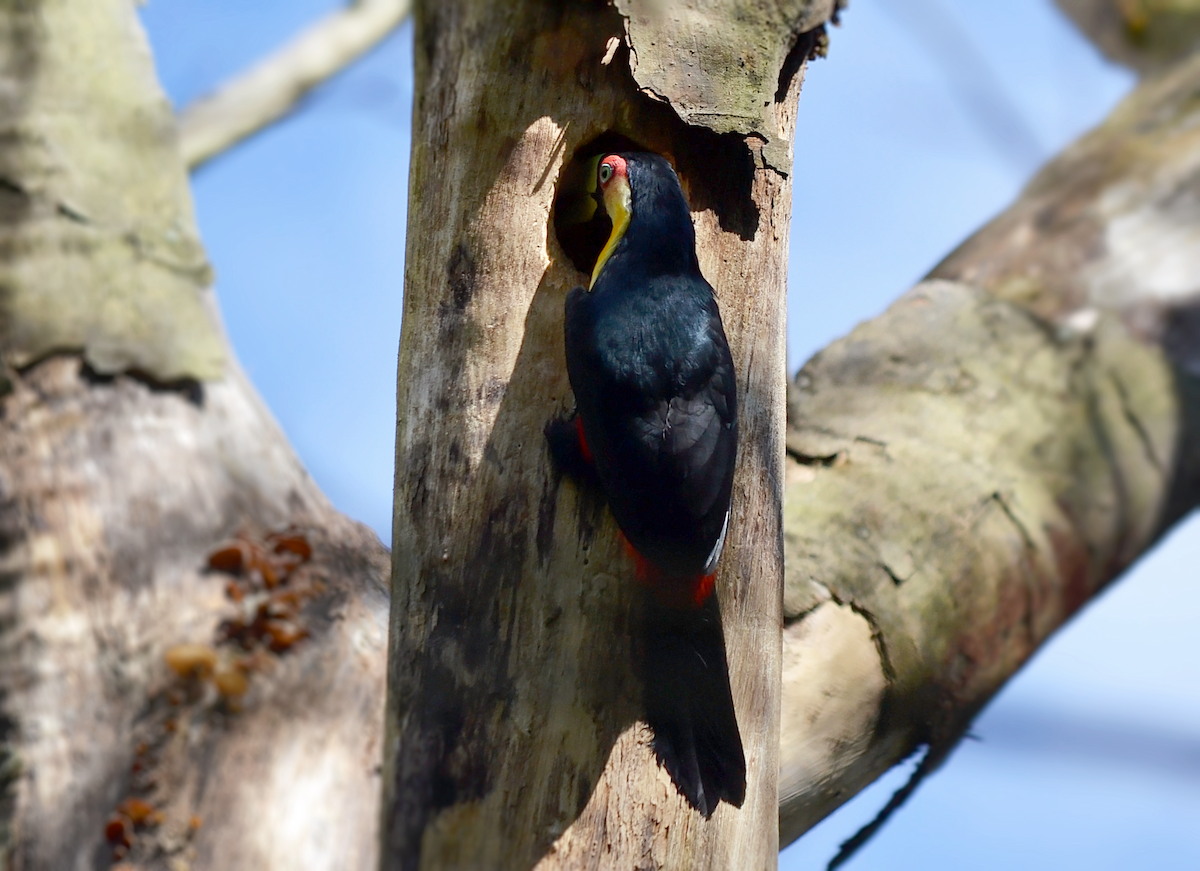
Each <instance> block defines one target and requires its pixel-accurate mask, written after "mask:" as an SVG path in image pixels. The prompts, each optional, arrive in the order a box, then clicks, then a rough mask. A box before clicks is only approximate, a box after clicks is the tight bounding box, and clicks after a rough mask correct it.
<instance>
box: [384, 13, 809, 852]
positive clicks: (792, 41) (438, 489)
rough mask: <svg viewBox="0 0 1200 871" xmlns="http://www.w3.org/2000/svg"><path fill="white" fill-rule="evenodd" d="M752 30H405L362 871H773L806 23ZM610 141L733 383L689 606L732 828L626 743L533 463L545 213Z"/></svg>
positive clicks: (763, 20) (555, 411)
mask: <svg viewBox="0 0 1200 871" xmlns="http://www.w3.org/2000/svg"><path fill="white" fill-rule="evenodd" d="M767 5H768V4H762V8H760V6H759V5H758V4H743V6H741V7H739V6H738V4H735V3H727V4H709V6H708V7H706V9H707V11H700V10H699V9H696V8H690V7H689V8H687V9H684V10H678V11H677V10H674V9H672V11H669V12H668V11H667V9H666V7H663V8H662V9H659V8H658V7H657V6H652V5H651V4H646V6H645V8H642V6H641V5H640V4H628V3H617V4H616V5H615V8H613V7H609V6H607V5H606V4H600V3H575V4H547V3H542V2H534V0H529V2H523V3H508V4H496V3H491V2H484V0H452V2H439V3H430V4H423V5H421V6H420V7H419V8H418V11H417V36H416V42H417V51H416V58H417V77H416V94H417V98H416V100H417V102H416V107H415V111H414V118H415V123H414V128H415V129H414V131H413V159H412V175H411V182H410V191H409V197H410V203H411V208H410V212H409V214H410V223H409V233H408V247H407V255H406V264H407V265H406V286H405V309H404V323H403V330H402V337H401V347H400V366H399V378H398V384H399V389H398V407H399V423H398V427H397V442H396V458H397V460H396V462H397V472H396V502H395V525H394V530H393V543H394V553H393V577H392V591H393V608H392V623H391V650H390V660H389V672H388V686H389V700H388V726H387V735H388V739H387V744H386V757H385V759H386V762H385V789H386V792H385V798H384V805H385V817H384V825H385V833H384V838H385V857H384V866H385V867H387V868H396V869H399V868H417V867H421V868H460V867H461V868H471V867H502V868H527V867H532V866H534V865H537V866H538V867H543V868H558V867H589V868H620V869H626V868H630V867H655V868H658V867H663V868H688V869H704V868H763V867H773V866H774V864H775V856H776V852H777V848H778V847H777V840H776V804H777V793H776V781H775V776H776V770H777V761H776V748H777V746H778V743H777V742H778V733H777V728H778V716H779V713H778V705H777V700H778V687H779V591H780V588H781V582H782V569H783V566H782V561H781V548H780V516H781V496H782V478H781V475H780V472H781V462H782V450H783V445H782V442H781V439H782V427H783V421H784V417H783V415H784V394H783V390H782V387H783V384H784V364H785V360H784V343H783V338H784V332H783V328H784V310H783V301H784V282H785V269H786V263H787V251H786V247H787V238H788V236H787V228H788V220H789V216H790V205H791V185H790V181H789V178H788V172H789V169H790V160H791V158H790V143H791V138H792V133H793V124H794V118H795V106H796V99H797V96H798V91H799V76H798V73H799V70H800V67H801V63H802V61H803V60H804V58H805V57H806V56H807V55H808V53H809V51H810V50H811V48H812V46H813V44H814V43H813V39H814V38H815V33H813V32H812V31H813V30H814V28H816V27H818V26H819V25H820V24H821V22H822V21H824V20H825V18H826V17H827V16H828V14H829V13H830V11H831V6H832V4H829V3H825V4H806V3H795V4H792V5H793V6H794V8H792V9H787V8H781V5H780V4H775V6H774V8H772V9H769V10H768V9H766V8H765V7H766V6H767ZM787 5H788V4H782V7H786V6H787ZM631 7H632V8H631ZM735 13H736V14H735ZM626 16H627V17H626ZM484 34H486V37H484V36H483V35H484ZM672 58H674V59H677V61H678V62H677V63H676V61H675V60H671V59H672ZM635 66H636V69H634V68H635ZM631 70H633V73H632V74H631ZM681 116H682V118H683V119H684V120H681ZM685 121H690V122H692V123H690V124H689V123H685ZM701 123H703V124H704V125H705V126H699V125H700V124H701ZM604 143H608V144H607V145H605V144H604ZM618 144H624V145H626V146H634V147H638V148H642V149H646V150H651V151H655V152H658V153H661V154H665V155H667V156H668V157H670V158H671V159H672V160H673V162H674V164H675V166H676V168H677V169H678V172H679V175H680V178H681V180H682V182H683V186H684V189H685V192H686V193H687V195H688V198H689V201H690V203H691V205H692V208H693V210H694V214H693V218H694V223H695V225H696V231H697V237H698V244H697V248H698V251H699V255H700V263H701V267H702V270H703V272H704V274H705V275H706V277H707V278H708V279H709V281H710V282H711V283H712V284H713V286H714V287H715V288H716V293H717V298H718V302H719V303H720V306H721V310H722V313H723V315H724V320H725V328H726V331H727V333H728V335H729V339H730V344H731V346H732V348H733V352H734V359H735V363H736V367H737V371H738V375H739V383H738V388H739V395H740V397H741V407H740V419H741V427H742V451H741V454H740V457H739V461H738V471H737V478H736V483H735V493H734V519H733V521H732V524H731V528H730V532H729V539H728V542H729V543H728V546H727V547H726V550H725V557H724V558H723V560H722V563H721V567H720V575H719V579H718V594H719V596H720V601H721V604H722V609H723V613H724V623H725V632H726V640H727V645H728V655H729V664H730V674H731V678H732V684H733V693H734V699H735V704H736V708H737V713H738V720H739V723H740V726H741V732H742V737H743V739H744V742H745V746H746V756H747V761H748V765H749V777H748V791H747V797H746V801H745V805H744V806H743V807H742V808H741V809H740V810H736V809H732V808H730V807H728V806H727V805H722V806H721V807H720V809H718V811H717V812H716V813H715V814H714V815H713V816H712V818H711V819H708V820H705V819H703V818H701V817H700V815H699V814H697V813H695V812H694V811H692V810H691V809H690V808H689V807H688V806H687V805H686V804H685V803H684V801H683V799H682V798H681V797H680V796H679V794H678V793H677V791H676V789H675V787H674V785H673V784H672V783H671V781H670V779H669V778H668V777H667V775H666V774H665V772H663V771H662V770H661V769H660V768H659V766H658V765H657V764H656V762H655V759H654V756H653V753H652V751H651V749H650V747H649V744H648V738H649V735H648V732H647V730H646V728H645V727H644V726H642V725H640V724H639V723H638V717H639V702H638V699H639V693H638V691H637V686H638V681H637V679H636V678H635V677H634V674H633V670H632V663H631V649H630V648H631V637H630V625H631V621H632V620H633V619H634V618H633V616H632V614H631V608H632V602H633V567H632V565H631V564H629V563H628V562H627V561H626V558H625V557H624V556H623V554H622V553H621V551H620V548H619V547H618V539H617V530H616V527H615V525H614V524H613V521H612V520H611V518H610V517H609V515H608V513H607V511H605V510H604V509H603V508H602V506H601V505H600V504H599V503H598V502H597V500H596V498H595V497H594V496H593V495H590V494H589V493H587V492H586V491H581V490H580V489H577V488H576V487H575V486H574V485H572V484H570V483H565V482H564V481H562V480H561V477H560V476H559V475H558V474H557V473H556V472H555V470H554V469H553V467H552V466H551V463H550V458H549V455H548V453H547V449H546V446H545V444H544V440H543V436H542V430H543V427H544V426H545V425H546V423H547V422H548V421H549V420H551V419H552V418H554V417H556V416H559V415H561V414H563V413H564V412H567V411H569V410H570V408H571V406H572V401H571V396H570V389H569V386H568V383H567V378H566V370H565V362H564V357H563V303H564V298H565V295H566V293H567V291H568V290H570V289H571V288H572V287H573V286H575V285H578V284H581V283H585V282H586V276H585V275H584V274H582V273H581V272H580V271H578V269H577V268H576V266H575V265H573V262H572V260H571V258H570V257H569V256H568V254H569V252H567V251H564V244H565V243H564V242H563V241H562V240H561V239H560V238H559V237H558V236H557V235H556V232H555V229H554V227H555V223H554V216H555V214H556V213H555V195H556V191H558V192H559V193H560V196H561V195H562V194H569V193H570V191H568V190H565V188H566V187H567V186H569V179H570V178H571V177H572V174H573V173H574V174H575V175H576V177H578V173H579V170H578V166H577V163H576V158H577V157H579V156H583V157H586V156H587V154H589V153H590V152H589V151H588V149H589V146H592V145H596V147H599V148H603V147H608V148H612V147H614V146H615V145H618ZM573 164H575V165H574V166H573ZM564 202H565V201H564V200H561V199H560V200H559V208H565V205H564ZM593 258H594V254H593Z"/></svg>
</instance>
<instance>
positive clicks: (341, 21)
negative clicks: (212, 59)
mask: <svg viewBox="0 0 1200 871" xmlns="http://www.w3.org/2000/svg"><path fill="white" fill-rule="evenodd" d="M411 9H412V0H356V2H354V3H352V4H351V5H349V6H347V7H346V8H345V9H342V10H340V11H338V12H335V13H333V14H332V15H330V16H328V17H326V18H324V19H323V20H321V21H319V22H317V23H316V24H314V25H313V26H312V27H310V28H309V29H308V30H306V31H304V32H303V33H301V34H300V35H299V36H298V37H296V39H294V40H293V41H292V42H291V43H289V44H288V45H286V46H284V47H283V49H281V50H280V51H279V52H277V53H276V54H275V55H273V56H271V57H268V58H267V59H265V60H263V61H261V62H259V63H258V64H256V65H255V66H253V67H252V68H250V69H249V70H247V71H246V72H245V73H243V74H242V75H240V76H238V77H237V78H234V79H232V80H230V81H227V82H225V83H224V84H222V85H221V86H220V87H218V88H217V90H216V91H214V92H213V93H211V94H209V95H208V96H206V97H201V98H200V99H199V100H197V101H196V102H195V103H193V104H191V105H190V106H188V107H187V108H185V109H184V110H183V111H182V112H181V113H180V115H179V128H180V140H181V142H180V147H181V149H182V151H183V159H184V162H185V163H186V164H187V166H188V168H189V169H192V170H194V169H196V168H197V167H198V166H200V165H201V164H203V163H205V162H206V161H208V160H210V159H211V158H213V157H215V156H216V155H218V154H220V153H221V152H223V151H226V150H227V149H229V148H231V147H232V146H234V145H236V144H238V143H239V142H241V141H242V140H243V139H245V138H247V137H248V136H251V135H253V134H254V133H257V132H258V131H259V130H262V129H264V128H265V127H268V126H269V125H271V124H273V123H275V122H276V121H278V120H279V119H280V118H283V117H284V116H286V115H287V114H288V113H289V112H291V111H292V109H293V107H294V106H295V105H296V103H298V102H299V101H300V100H301V98H303V97H304V95H305V94H307V93H308V92H309V91H311V90H312V89H313V88H315V87H316V86H317V85H319V84H321V83H322V82H324V81H326V80H327V79H329V78H331V77H333V76H334V75H336V74H337V73H339V72H341V71H342V70H343V69H345V68H346V67H347V66H349V65H350V64H352V63H354V61H356V60H358V58H360V57H362V56H363V55H364V54H366V53H367V52H368V51H370V50H371V49H372V48H374V47H375V46H376V45H378V44H379V43H380V42H381V41H382V40H383V39H384V38H385V37H386V36H387V35H388V34H389V33H391V32H392V31H393V30H395V29H396V28H397V27H398V26H399V25H400V23H401V22H403V21H404V19H405V18H407V17H408V14H409V11H410V10H411Z"/></svg>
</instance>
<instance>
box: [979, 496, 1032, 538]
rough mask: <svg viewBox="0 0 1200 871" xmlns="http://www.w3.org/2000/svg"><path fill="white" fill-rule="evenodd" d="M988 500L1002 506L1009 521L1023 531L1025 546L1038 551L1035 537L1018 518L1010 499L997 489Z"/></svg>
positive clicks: (1018, 530) (1019, 530)
mask: <svg viewBox="0 0 1200 871" xmlns="http://www.w3.org/2000/svg"><path fill="white" fill-rule="evenodd" d="M988 501H990V502H995V503H996V504H997V505H999V506H1000V510H1001V511H1003V512H1004V516H1005V517H1007V518H1008V519H1009V521H1011V523H1012V525H1013V526H1015V527H1016V528H1017V532H1019V533H1021V539H1022V540H1023V541H1024V542H1025V547H1026V548H1027V549H1028V550H1032V551H1036V550H1037V549H1038V547H1037V545H1036V544H1034V541H1033V537H1032V536H1031V535H1030V534H1029V530H1028V529H1026V528H1025V524H1024V523H1022V522H1021V521H1020V519H1018V517H1017V515H1016V512H1014V511H1013V509H1012V506H1011V505H1009V504H1008V500H1007V499H1005V498H1004V496H1003V495H1002V494H1001V493H1000V491H999V490H996V491H995V492H994V493H992V495H991V496H989V497H988Z"/></svg>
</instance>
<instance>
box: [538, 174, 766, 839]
mask: <svg viewBox="0 0 1200 871" xmlns="http://www.w3.org/2000/svg"><path fill="white" fill-rule="evenodd" d="M606 162H607V164H608V167H609V168H608V173H609V178H605V176H604V175H603V174H602V175H601V176H600V183H601V187H602V189H604V190H605V199H604V201H605V203H606V206H607V207H608V208H609V209H610V212H612V211H617V212H621V213H623V214H621V215H614V214H610V217H612V218H613V224H614V231H613V237H612V238H611V239H610V241H609V245H608V246H607V247H606V249H605V252H604V253H602V254H601V258H600V262H599V264H598V265H597V270H596V272H595V274H594V276H593V280H592V286H591V288H590V289H584V288H576V289H575V290H573V291H572V292H571V293H570V294H569V295H568V297H567V301H566V319H565V326H566V329H565V334H566V335H565V338H566V356H567V369H568V373H569V375H570V379H571V386H572V389H573V390H574V392H575V402H576V410H577V414H578V422H577V423H576V425H575V426H579V427H581V429H582V436H583V441H584V442H585V443H586V444H585V445H581V446H579V447H571V442H572V438H571V437H572V436H573V435H574V433H573V432H572V430H574V429H575V426H568V425H566V424H560V425H559V426H558V427H557V429H555V428H553V427H552V428H551V429H548V431H547V434H548V436H551V440H552V447H554V446H555V443H557V445H558V447H557V448H556V454H557V455H558V456H559V459H560V464H562V465H563V466H564V467H567V468H570V467H572V466H574V467H575V468H578V467H579V464H580V455H581V454H582V455H583V456H586V457H587V459H588V461H589V462H590V464H591V466H592V469H593V470H594V478H595V480H597V481H598V482H599V485H600V487H601V489H602V490H603V491H604V494H605V496H606V498H607V501H608V504H609V507H610V509H611V510H612V513H613V516H614V518H615V519H616V521H617V524H618V526H619V527H620V528H621V531H622V533H623V534H624V536H625V538H626V539H627V540H628V542H629V543H630V545H631V546H632V547H633V549H634V550H635V551H636V553H637V556H638V557H639V570H640V572H641V574H642V575H643V577H642V580H643V581H645V582H646V583H648V585H649V595H648V596H647V603H646V607H645V609H644V611H643V614H644V619H643V626H644V631H643V644H642V645H641V646H642V649H643V655H642V657H641V659H642V663H641V672H642V677H643V680H644V683H645V687H646V697H645V705H646V718H647V721H648V723H649V724H650V726H651V728H652V729H653V730H654V733H655V748H656V750H657V752H658V756H659V759H660V760H661V761H662V763H663V765H664V766H665V767H666V768H667V770H668V772H669V773H670V774H671V776H672V778H673V779H674V780H675V783H676V784H677V785H678V786H679V788H680V791H681V792H682V793H683V794H684V795H685V796H686V797H687V799H688V800H689V801H690V802H691V803H692V805H693V806H695V807H696V808H697V809H698V810H700V811H701V813H703V814H705V815H706V816H707V815H708V814H710V813H712V811H713V810H714V809H715V807H716V804H717V802H718V801H719V800H721V799H724V800H726V801H728V802H730V803H731V804H734V805H736V806H740V805H741V803H742V801H743V799H744V795H745V760H744V755H743V751H742V744H741V736H740V734H739V732H738V728H737V721H736V718H735V716H734V710H733V701H732V697H731V694H730V688H729V675H728V669H727V665H726V658H725V644H724V638H723V634H722V630H721V617H720V608H719V605H718V604H717V600H716V597H715V595H710V591H711V589H712V583H711V577H710V576H711V575H712V573H713V571H714V570H715V565H716V562H717V559H718V558H719V557H720V555H721V550H722V547H723V544H724V538H725V532H726V528H727V524H728V518H729V510H730V498H731V492H732V486H733V469H734V462H735V459H736V453H737V386H736V377H735V373H734V369H733V360H732V358H731V356H730V352H729V344H728V342H727V341H726V338H725V331H724V328H723V326H722V323H721V314H720V311H719V309H718V307H717V303H716V299H715V298H714V296H713V290H712V287H711V286H710V285H709V283H708V282H707V281H706V280H705V279H704V276H703V275H701V273H700V266H699V263H698V261H697V258H696V242H695V231H694V230H693V227H692V221H691V214H690V211H689V209H688V205H687V201H686V199H685V198H684V195H683V191H682V189H681V188H680V185H679V180H678V178H677V177H676V175H675V172H674V170H672V169H671V166H670V164H668V163H667V161H666V160H665V159H663V158H662V157H660V156H658V155H654V154H644V153H626V154H619V155H611V156H610V157H609V158H605V161H602V162H601V164H600V172H601V173H604V172H605V169H604V167H605V165H606ZM614 174H615V177H613V176H614ZM622 184H627V185H628V191H625V190H624V189H615V190H607V186H608V185H622ZM576 441H578V439H577V438H576ZM568 455H569V456H568Z"/></svg>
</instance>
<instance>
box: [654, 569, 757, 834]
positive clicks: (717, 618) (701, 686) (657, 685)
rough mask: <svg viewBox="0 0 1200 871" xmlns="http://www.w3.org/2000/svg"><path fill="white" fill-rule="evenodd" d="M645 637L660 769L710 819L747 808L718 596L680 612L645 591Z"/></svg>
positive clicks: (744, 758) (668, 602) (739, 735)
mask: <svg viewBox="0 0 1200 871" xmlns="http://www.w3.org/2000/svg"><path fill="white" fill-rule="evenodd" d="M689 604H690V603H689ZM643 630H644V631H643V633H642V638H643V645H642V646H643V655H642V657H641V659H642V668H641V671H642V680H643V683H644V686H645V707H646V721H647V722H648V723H649V725H650V728H651V729H652V730H653V731H654V751H655V753H656V754H657V756H658V760H659V762H660V763H661V764H662V766H663V767H664V768H665V769H666V770H667V773H668V774H669V775H671V779H672V780H674V781H675V785H676V786H677V787H678V788H679V791H680V792H681V793H682V794H683V796H684V798H686V799H687V800H688V803H689V804H691V805H692V807H694V808H695V809H696V810H698V811H699V812H700V813H701V814H703V815H704V816H705V817H708V816H710V815H711V814H712V812H713V811H714V810H716V807H717V803H718V802H719V801H722V800H724V801H727V802H729V803H730V804H731V805H733V806H734V807H741V806H742V802H743V801H745V798H746V757H745V754H744V753H743V751H742V736H741V733H740V732H739V731H738V725H737V718H736V716H735V715H734V710H733V695H732V693H731V691H730V687H729V667H728V665H727V664H726V661H725V637H724V634H723V633H722V630H721V608H720V605H719V604H718V602H717V597H716V595H715V594H714V595H709V596H707V597H706V598H705V599H704V601H703V602H702V603H701V604H699V606H696V605H694V604H691V605H690V607H689V606H685V607H682V608H681V607H678V603H676V602H673V601H667V602H664V601H663V599H662V597H660V596H658V595H656V591H655V590H647V595H646V597H645V608H644V626H643Z"/></svg>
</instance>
